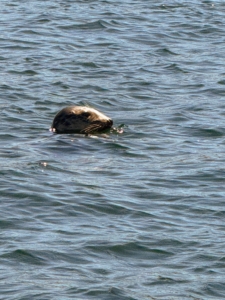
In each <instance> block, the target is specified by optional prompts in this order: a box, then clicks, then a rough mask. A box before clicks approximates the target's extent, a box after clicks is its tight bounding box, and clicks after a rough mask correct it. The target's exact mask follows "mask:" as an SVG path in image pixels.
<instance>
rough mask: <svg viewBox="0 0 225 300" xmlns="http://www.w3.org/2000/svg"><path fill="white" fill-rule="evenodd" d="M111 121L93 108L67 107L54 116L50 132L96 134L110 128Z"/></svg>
mask: <svg viewBox="0 0 225 300" xmlns="http://www.w3.org/2000/svg"><path fill="white" fill-rule="evenodd" d="M112 125H113V121H112V119H110V118H109V117H107V116H105V115H104V114H103V113H101V112H99V111H97V110H96V109H94V108H90V107H86V106H68V107H65V108H63V109H62V110H60V111H59V112H58V113H57V115H56V116H55V118H54V120H53V123H52V127H51V130H52V131H54V132H56V133H84V134H86V135H87V134H89V133H98V132H102V131H104V130H106V129H109V128H111V127H112Z"/></svg>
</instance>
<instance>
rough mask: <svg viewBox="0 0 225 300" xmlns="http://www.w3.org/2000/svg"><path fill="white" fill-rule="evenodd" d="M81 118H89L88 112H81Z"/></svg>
mask: <svg viewBox="0 0 225 300" xmlns="http://www.w3.org/2000/svg"><path fill="white" fill-rule="evenodd" d="M82 117H84V118H88V117H90V113H89V112H83V113H82Z"/></svg>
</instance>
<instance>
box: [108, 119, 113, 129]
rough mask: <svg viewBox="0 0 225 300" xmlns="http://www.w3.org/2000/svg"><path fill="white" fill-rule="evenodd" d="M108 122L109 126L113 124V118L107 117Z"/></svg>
mask: <svg viewBox="0 0 225 300" xmlns="http://www.w3.org/2000/svg"><path fill="white" fill-rule="evenodd" d="M108 123H109V126H110V127H111V126H113V120H112V119H109V121H108Z"/></svg>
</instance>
